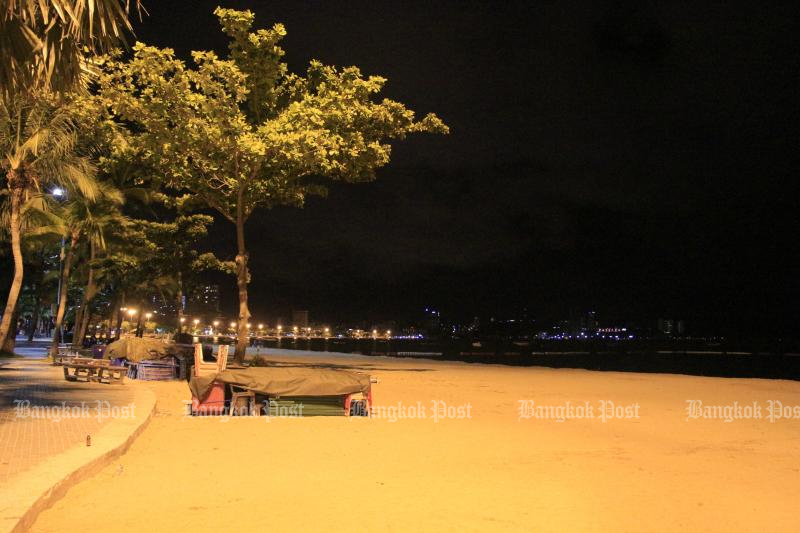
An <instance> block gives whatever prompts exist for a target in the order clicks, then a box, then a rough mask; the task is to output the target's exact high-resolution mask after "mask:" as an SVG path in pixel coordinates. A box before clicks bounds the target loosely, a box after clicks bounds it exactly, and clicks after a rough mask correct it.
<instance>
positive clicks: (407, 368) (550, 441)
mask: <svg viewBox="0 0 800 533" xmlns="http://www.w3.org/2000/svg"><path fill="white" fill-rule="evenodd" d="M327 357H328V359H326V356H325V355H321V356H317V357H312V356H302V357H296V356H288V357H280V358H276V357H273V359H281V360H285V361H294V362H297V363H298V364H307V363H317V364H319V363H325V362H330V363H334V364H337V365H338V364H342V365H347V366H352V367H353V368H359V369H364V370H368V371H370V372H371V373H372V374H373V375H375V376H377V377H378V378H379V380H380V383H379V384H378V385H376V386H375V399H376V404H377V405H379V406H383V407H391V406H394V407H395V408H396V407H398V405H399V404H402V405H405V406H406V407H408V406H417V405H418V402H421V405H423V406H425V407H426V413H425V415H426V416H425V418H414V419H410V418H405V419H400V420H396V421H394V422H392V421H391V419H390V418H373V419H363V418H360V419H348V418H344V417H335V418H334V417H327V418H322V417H319V418H304V419H272V420H269V419H267V418H263V417H262V418H246V417H245V418H234V419H230V420H228V421H227V422H223V421H221V420H219V419H190V420H184V419H183V415H182V413H183V405H182V401H183V400H187V399H188V395H189V391H188V387H187V386H186V384H185V383H180V382H171V383H153V384H152V386H153V387H154V389H155V391H156V392H157V394H158V396H159V400H158V407H157V409H158V410H157V413H156V416H155V417H154V418H153V420H152V421H151V423H150V425H149V427H148V428H147V429H146V430H145V432H144V433H143V434H142V435H141V437H139V439H138V440H137V441H136V442H135V443H134V445H133V446H132V447H131V448H130V450H129V451H128V452H127V453H126V454H125V455H124V456H122V457H121V458H120V459H119V460H118V461H116V462H115V463H114V464H112V465H110V466H109V467H107V468H106V469H105V470H103V471H102V472H101V473H99V474H98V475H97V476H95V477H93V478H91V479H89V480H87V481H85V482H82V483H80V484H79V485H77V486H75V487H74V488H72V489H71V490H70V491H69V493H68V494H67V495H66V496H65V497H64V498H63V499H62V500H60V501H59V502H57V503H56V504H55V506H54V507H52V508H51V509H49V510H47V511H46V512H44V513H43V514H42V515H41V516H40V517H39V519H38V521H37V522H36V524H35V525H34V528H33V531H37V532H42V531H109V530H113V531H132V532H133V531H136V532H139V531H143V530H145V531H215V532H222V531H236V530H238V531H248V530H270V531H319V530H328V531H365V530H389V531H408V530H420V531H493V530H497V531H671V530H676V529H679V528H681V529H686V530H691V531H738V530H742V531H744V530H750V531H756V530H764V531H766V530H769V531H797V530H799V529H800V516H798V510H797V502H798V501H800V444H799V443H800V440H798V437H800V419H794V420H786V419H781V420H776V421H774V422H770V421H769V420H768V419H767V418H766V417H767V415H768V412H767V408H768V403H767V402H768V401H769V400H779V401H781V402H782V403H783V404H784V405H790V406H795V405H800V383H795V382H788V381H778V380H776V381H767V380H745V379H720V378H701V377H689V376H677V375H650V374H627V373H600V372H588V371H582V370H552V369H538V368H509V367H503V366H495V365H468V364H460V363H442V362H434V361H427V360H397V359H387V358H347V359H331V358H330V356H327ZM687 399H697V400H702V401H703V403H704V404H705V405H733V402H735V401H738V402H739V404H740V405H742V404H751V403H752V402H754V401H755V402H758V403H759V405H760V406H761V407H762V418H761V419H752V418H751V419H749V420H748V419H736V420H733V421H732V422H724V421H723V420H720V419H702V418H699V419H690V420H688V421H687V412H686V400H687ZM519 400H533V402H534V404H533V406H534V407H536V406H548V405H549V406H564V405H565V403H566V402H567V401H569V402H571V404H572V405H584V402H587V401H588V402H589V404H590V405H591V406H593V409H594V413H593V414H594V416H595V418H593V419H588V418H584V419H570V420H566V421H564V422H558V421H556V420H553V419H541V418H523V419H521V420H520V412H519V407H520V404H519ZM602 400H610V401H613V402H614V403H615V405H617V406H619V405H624V406H633V405H634V404H637V403H638V405H639V409H638V414H639V418H638V419H636V418H627V419H625V418H623V419H611V420H607V421H606V422H603V421H601V420H600V419H599V415H600V412H599V402H600V401H602ZM433 401H437V402H441V401H443V402H446V405H447V406H448V407H450V406H452V407H457V406H461V407H464V409H463V410H462V412H461V414H463V415H464V417H463V418H455V419H444V420H438V421H435V420H434V418H433V410H432V405H433V404H432V402H433ZM466 404H469V406H470V410H469V415H470V416H471V418H466ZM437 405H440V406H441V405H442V404H441V403H438V404H437ZM528 407H530V404H528ZM452 411H453V414H455V415H458V414H459V412H458V410H457V409H453V410H452ZM384 414H386V415H389V414H391V413H390V412H388V411H386V412H385V413H384ZM406 414H409V413H408V412H407V413H406ZM268 420H269V421H268Z"/></svg>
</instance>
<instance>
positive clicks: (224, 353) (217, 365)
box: [191, 343, 228, 415]
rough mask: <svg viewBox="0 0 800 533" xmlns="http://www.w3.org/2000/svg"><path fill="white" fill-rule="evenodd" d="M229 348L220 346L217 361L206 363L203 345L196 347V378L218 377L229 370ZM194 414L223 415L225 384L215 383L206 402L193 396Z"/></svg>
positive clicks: (194, 373)
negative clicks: (217, 375)
mask: <svg viewBox="0 0 800 533" xmlns="http://www.w3.org/2000/svg"><path fill="white" fill-rule="evenodd" d="M227 365H228V346H227V345H220V347H219V349H218V350H217V361H216V362H206V361H204V360H203V345H202V344H200V343H197V344H195V345H194V370H193V371H192V372H193V375H194V376H207V375H211V374H213V375H216V374H219V373H220V372H222V371H223V370H225V369H226V368H227ZM191 409H192V413H193V414H197V415H222V414H223V412H224V410H225V384H224V383H221V382H219V381H215V382H214V383H213V384H212V388H211V392H210V393H209V395H208V397H207V398H206V399H205V400H204V401H202V402H201V401H200V399H199V398H196V397H194V396H192V407H191Z"/></svg>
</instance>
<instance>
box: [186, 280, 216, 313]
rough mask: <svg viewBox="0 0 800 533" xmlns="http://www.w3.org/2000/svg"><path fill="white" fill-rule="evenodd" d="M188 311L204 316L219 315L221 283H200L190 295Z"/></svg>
mask: <svg viewBox="0 0 800 533" xmlns="http://www.w3.org/2000/svg"><path fill="white" fill-rule="evenodd" d="M187 312H188V313H189V314H190V315H198V316H204V317H217V316H219V314H220V313H219V285H200V286H198V287H197V288H196V290H195V291H194V292H192V294H191V295H189V305H188V306H187Z"/></svg>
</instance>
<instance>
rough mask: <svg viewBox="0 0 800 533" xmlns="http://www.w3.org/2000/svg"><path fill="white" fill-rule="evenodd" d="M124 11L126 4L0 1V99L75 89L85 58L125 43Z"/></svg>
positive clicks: (127, 28)
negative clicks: (0, 97)
mask: <svg viewBox="0 0 800 533" xmlns="http://www.w3.org/2000/svg"><path fill="white" fill-rule="evenodd" d="M134 5H135V6H136V8H137V10H138V11H139V13H140V14H141V12H142V9H143V8H142V6H141V4H140V2H139V0H134ZM129 8H130V0H124V1H122V0H0V50H2V54H0V91H2V95H0V96H2V98H3V99H4V100H6V101H10V100H11V99H13V98H14V95H18V94H21V93H29V92H31V91H37V90H44V91H47V92H56V93H63V92H66V91H68V90H71V89H74V88H76V86H77V85H78V84H79V82H80V80H81V74H82V73H85V72H88V70H89V63H88V61H87V56H91V55H93V54H98V53H105V52H108V51H110V50H111V49H112V48H114V47H116V46H118V45H119V44H120V43H124V42H125V34H126V33H129V32H131V24H130V21H129V20H128V14H129Z"/></svg>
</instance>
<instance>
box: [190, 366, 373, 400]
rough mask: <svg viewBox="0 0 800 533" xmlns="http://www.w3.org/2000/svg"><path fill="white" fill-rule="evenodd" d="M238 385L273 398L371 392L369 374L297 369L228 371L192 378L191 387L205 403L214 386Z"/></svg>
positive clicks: (258, 368)
mask: <svg viewBox="0 0 800 533" xmlns="http://www.w3.org/2000/svg"><path fill="white" fill-rule="evenodd" d="M214 381H220V382H222V383H227V384H230V385H237V386H239V387H242V388H243V389H247V390H250V391H253V392H256V393H258V394H264V395H265V396H268V397H270V398H276V397H282V396H344V395H347V394H355V393H358V392H361V393H364V394H366V393H367V391H369V387H370V379H369V375H367V374H361V373H358V372H350V371H347V370H330V369H327V368H295V367H250V368H242V369H228V370H225V371H224V372H220V373H219V374H216V375H214V374H212V375H207V376H200V377H192V379H191V380H190V381H189V388H190V389H191V390H192V394H193V395H194V396H195V397H196V398H199V399H200V401H203V400H205V399H206V397H207V396H208V394H209V392H210V391H211V387H212V383H213V382H214Z"/></svg>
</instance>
